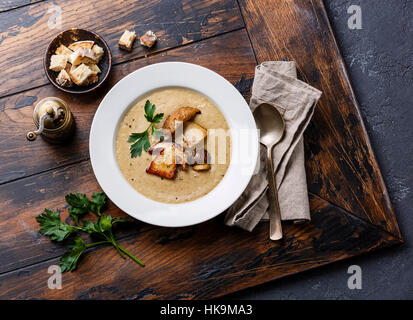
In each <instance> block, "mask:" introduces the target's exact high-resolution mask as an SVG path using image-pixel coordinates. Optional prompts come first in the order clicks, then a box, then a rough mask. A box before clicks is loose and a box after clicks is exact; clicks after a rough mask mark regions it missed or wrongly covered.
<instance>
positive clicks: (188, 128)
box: [183, 121, 207, 148]
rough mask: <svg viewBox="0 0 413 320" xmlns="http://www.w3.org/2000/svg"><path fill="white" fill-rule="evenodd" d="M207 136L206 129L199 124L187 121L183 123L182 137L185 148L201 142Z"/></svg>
mask: <svg viewBox="0 0 413 320" xmlns="http://www.w3.org/2000/svg"><path fill="white" fill-rule="evenodd" d="M206 136H207V131H206V130H205V129H204V128H203V127H201V126H200V125H198V124H196V123H194V122H191V121H187V122H185V123H184V130H183V138H184V146H185V148H193V147H195V146H196V145H197V144H200V143H203V142H204V141H205V138H206Z"/></svg>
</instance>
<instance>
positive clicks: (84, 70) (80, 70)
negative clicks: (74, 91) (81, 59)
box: [69, 63, 94, 86]
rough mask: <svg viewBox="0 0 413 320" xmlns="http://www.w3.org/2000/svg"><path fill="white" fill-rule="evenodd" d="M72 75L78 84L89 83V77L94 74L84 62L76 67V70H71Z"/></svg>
mask: <svg viewBox="0 0 413 320" xmlns="http://www.w3.org/2000/svg"><path fill="white" fill-rule="evenodd" d="M69 75H70V77H71V78H72V80H73V82H74V83H75V84H77V85H78V86H83V85H88V84H89V83H88V78H89V77H90V76H91V75H94V73H93V72H92V70H90V68H89V67H88V66H87V65H85V64H84V63H82V64H81V65H80V66H78V67H77V68H75V69H74V70H72V71H70V72H69Z"/></svg>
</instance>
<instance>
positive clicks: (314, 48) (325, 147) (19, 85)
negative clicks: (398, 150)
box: [0, 0, 403, 299]
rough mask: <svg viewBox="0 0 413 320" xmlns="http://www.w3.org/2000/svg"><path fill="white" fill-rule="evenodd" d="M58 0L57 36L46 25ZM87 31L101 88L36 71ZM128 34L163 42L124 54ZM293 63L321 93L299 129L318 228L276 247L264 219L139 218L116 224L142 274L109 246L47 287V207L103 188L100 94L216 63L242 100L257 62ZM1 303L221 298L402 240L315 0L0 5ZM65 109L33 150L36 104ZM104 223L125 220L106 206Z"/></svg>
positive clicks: (22, 0)
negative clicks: (156, 74) (48, 101)
mask: <svg viewBox="0 0 413 320" xmlns="http://www.w3.org/2000/svg"><path fill="white" fill-rule="evenodd" d="M52 4H54V5H57V6H58V7H60V9H61V13H62V20H61V22H62V25H61V29H50V28H48V21H49V19H50V17H51V16H52V15H53V13H52V12H48V10H49V8H50V7H51V6H52ZM71 27H78V28H84V29H90V30H93V31H95V32H97V33H98V34H100V35H101V36H102V37H103V38H104V39H105V40H106V41H107V43H108V44H109V45H110V48H111V50H112V55H113V62H114V65H113V69H112V71H111V74H110V77H109V79H108V81H107V82H106V83H105V85H104V86H103V87H102V88H100V89H99V90H98V91H96V92H93V93H90V94H86V95H82V96H72V95H69V94H65V93H62V92H60V91H59V90H57V89H56V88H55V87H53V86H52V85H51V84H49V83H48V80H47V78H46V76H45V74H44V70H43V65H42V58H43V54H44V52H45V50H46V46H47V44H48V42H49V41H50V40H51V39H52V38H53V37H54V36H55V35H56V34H57V33H59V32H60V31H61V30H63V29H68V28H71ZM125 29H134V30H135V31H136V32H137V33H138V34H142V33H144V32H145V31H146V30H149V29H151V30H153V31H154V32H156V33H157V35H158V36H159V41H158V44H157V45H156V46H155V47H154V48H152V49H150V50H147V49H145V48H143V47H141V46H140V45H139V44H138V43H135V45H134V49H133V51H132V52H131V53H125V52H124V51H121V50H119V49H118V46H117V41H118V39H119V37H120V35H121V34H122V32H123V30H125ZM282 59H286V60H292V61H295V62H296V64H297V67H298V71H299V77H300V78H301V79H302V80H304V81H306V82H308V83H309V84H311V85H312V86H314V87H316V88H318V89H320V90H321V91H323V96H322V98H321V100H320V101H319V103H318V105H317V108H316V112H315V114H314V117H313V120H312V121H311V124H310V126H309V128H308V129H307V131H306V133H305V148H306V170H307V179H308V188H309V196H310V204H311V214H312V222H311V223H307V224H305V225H293V224H287V223H286V224H285V226H284V231H285V237H284V239H283V240H282V241H281V242H272V241H270V240H269V239H268V225H267V224H265V223H262V224H260V225H259V226H258V227H257V228H256V229H255V230H254V231H253V232H251V233H248V232H245V231H242V230H239V229H236V228H229V227H226V226H224V225H223V223H222V215H221V216H219V217H218V218H216V219H214V220H212V221H209V222H206V223H203V224H200V225H196V226H192V227H186V228H177V229H168V228H158V227H154V226H150V225H147V224H144V223H141V222H138V221H136V222H135V223H134V224H133V225H129V226H128V227H124V228H122V229H119V230H118V232H117V238H118V239H119V242H120V243H121V245H122V246H124V247H125V248H126V249H128V250H129V251H131V252H132V253H134V254H136V255H137V256H138V257H139V258H141V259H142V260H143V261H145V262H146V267H144V268H140V267H138V266H137V265H136V264H134V263H133V262H132V261H128V260H126V261H125V260H122V259H120V258H119V256H118V254H117V252H116V251H115V250H113V249H112V248H110V247H100V248H97V249H95V250H92V251H93V252H90V253H88V254H87V255H86V256H85V257H84V258H83V260H82V261H81V263H80V265H79V268H78V270H76V271H75V272H72V273H66V274H64V275H63V288H62V289H61V290H50V289H48V286H47V279H48V277H49V276H50V274H48V273H47V269H48V267H49V266H50V265H54V264H58V260H59V257H60V255H61V254H62V253H63V252H65V249H64V248H63V247H61V246H59V245H57V244H54V243H51V242H50V241H49V240H48V239H47V238H45V237H43V236H40V235H39V234H38V233H37V230H38V225H37V222H36V221H35V217H36V216H37V215H38V214H40V213H41V212H42V211H43V209H44V208H61V209H62V210H64V212H63V215H66V214H67V212H65V208H64V207H63V206H64V195H65V194H67V193H70V192H82V193H87V194H91V193H92V192H96V191H99V190H100V188H99V185H98V184H97V182H96V179H95V177H94V175H93V173H92V169H91V166H90V161H89V154H88V139H89V130H90V125H91V121H92V119H93V115H94V113H95V111H96V108H97V107H98V105H99V103H100V101H101V100H102V98H103V97H104V95H105V94H106V92H107V91H108V90H109V89H110V88H111V87H112V86H113V85H114V84H115V83H116V82H117V81H119V80H120V79H122V78H123V77H124V76H125V75H127V74H129V73H130V72H132V71H134V70H136V69H138V68H140V67H143V66H145V65H148V64H152V63H156V62H161V61H186V62H191V63H195V64H199V65H202V66H205V67H207V68H210V69H212V70H214V71H216V72H218V73H219V74H221V75H222V76H224V77H225V78H226V79H228V80H229V81H230V82H232V83H233V84H234V85H235V86H236V87H237V88H238V89H239V90H240V92H241V93H242V94H243V95H244V97H245V98H246V99H249V96H250V89H251V85H252V81H253V77H254V68H255V66H256V65H257V64H259V63H261V62H263V61H267V60H282ZM0 75H1V76H0V129H1V130H0V150H1V154H0V212H1V215H0V298H1V299H29V298H46V299H52V298H53V299H91V298H101V299H111V298H113V299H154V298H158V299H164V298H172V299H194V298H212V297H218V296H222V295H225V294H228V293H230V292H234V291H237V290H241V289H244V288H247V287H250V286H255V285H258V284H261V283H264V282H267V281H270V280H274V279H277V278H280V277H283V276H286V275H290V274H294V273H297V272H301V271H304V270H308V269H310V268H315V267H318V266H321V265H325V264H328V263H331V262H334V261H338V260H341V259H345V258H349V257H352V256H355V255H360V254H364V253H367V252H370V251H372V250H375V249H378V248H382V247H386V246H390V245H395V244H400V243H402V242H403V239H402V236H401V234H400V230H399V227H398V224H397V220H396V216H395V213H394V210H393V207H392V204H391V202H390V200H389V196H388V193H387V190H386V187H385V185H384V182H383V179H382V176H381V173H380V170H379V168H378V166H377V164H376V161H375V158H374V154H373V151H372V149H371V146H370V142H369V139H368V137H367V134H366V130H365V128H364V125H363V122H362V118H361V116H360V112H359V108H358V106H357V102H356V100H355V96H354V93H353V90H352V88H351V85H350V81H349V79H348V77H347V73H346V69H345V66H344V63H343V59H342V57H341V54H340V52H339V49H338V47H337V44H336V42H335V39H334V35H333V33H332V30H331V27H330V24H329V21H328V18H327V15H326V12H325V9H324V6H323V3H322V1H321V0H277V1H271V0H239V1H236V0H212V1H200V0H192V1H173V0H165V1H156V0H141V1H130V0H126V1H125V0H123V1H113V0H110V1H109V0H88V1H85V0H83V1H80V0H73V1H61V0H56V1H53V2H48V1H41V0H18V1H10V0H0ZM46 96H58V97H61V98H63V99H64V100H65V101H67V102H68V103H69V105H70V107H71V109H72V111H73V114H74V117H75V119H76V123H77V130H76V133H75V137H74V139H73V141H72V142H71V143H70V144H68V145H64V146H55V145H50V144H48V143H46V142H44V141H43V140H42V139H38V140H36V141H35V142H32V143H30V142H28V141H27V140H26V139H25V134H26V132H27V131H29V130H32V129H33V126H34V124H33V121H32V112H33V107H34V106H35V104H36V103H37V102H38V101H39V100H41V99H42V98H44V97H46ZM109 211H110V214H111V215H112V216H125V214H124V213H123V212H121V211H120V210H119V209H117V208H116V207H115V206H114V205H113V204H110V206H109Z"/></svg>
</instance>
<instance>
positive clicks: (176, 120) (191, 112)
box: [163, 107, 201, 133]
mask: <svg viewBox="0 0 413 320" xmlns="http://www.w3.org/2000/svg"><path fill="white" fill-rule="evenodd" d="M198 113H201V110H199V109H198V108H192V107H182V108H179V109H177V110H175V111H174V112H173V113H171V114H170V115H169V117H168V118H167V119H166V120H165V122H164V124H163V128H164V129H167V130H169V131H170V132H171V133H174V132H175V129H176V127H178V126H179V125H180V124H181V123H183V122H184V121H188V120H190V119H192V118H193V117H194V116H195V115H196V114H198Z"/></svg>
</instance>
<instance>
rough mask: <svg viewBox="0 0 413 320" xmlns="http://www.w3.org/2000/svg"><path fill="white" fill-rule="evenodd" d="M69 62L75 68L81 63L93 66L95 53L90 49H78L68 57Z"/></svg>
mask: <svg viewBox="0 0 413 320" xmlns="http://www.w3.org/2000/svg"><path fill="white" fill-rule="evenodd" d="M69 62H70V63H71V64H72V65H74V66H77V65H79V64H82V63H87V64H93V63H97V62H98V61H97V59H96V56H95V53H94V52H93V51H92V50H91V49H86V48H79V49H77V50H76V51H75V52H73V53H72V54H71V55H70V58H69Z"/></svg>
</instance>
